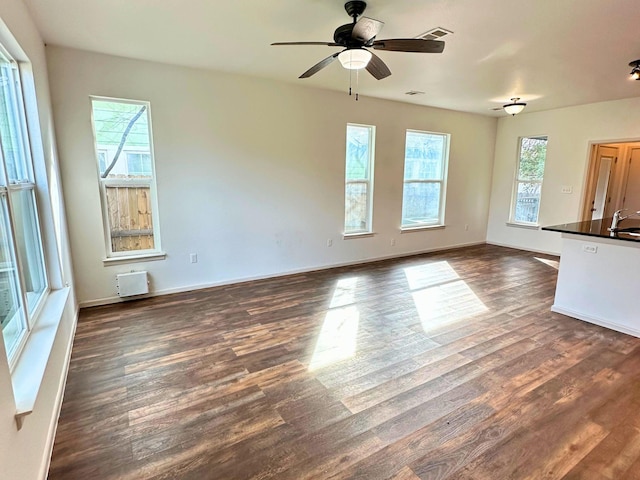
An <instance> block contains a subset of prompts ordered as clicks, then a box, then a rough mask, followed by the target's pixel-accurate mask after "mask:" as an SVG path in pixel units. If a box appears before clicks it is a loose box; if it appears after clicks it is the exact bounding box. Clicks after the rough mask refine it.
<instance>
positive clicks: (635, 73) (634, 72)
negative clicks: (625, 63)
mask: <svg viewBox="0 0 640 480" xmlns="http://www.w3.org/2000/svg"><path fill="white" fill-rule="evenodd" d="M629 66H630V67H631V73H630V75H631V79H632V80H640V60H634V61H633V62H631V63H629Z"/></svg>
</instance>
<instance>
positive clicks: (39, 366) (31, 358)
mask: <svg viewBox="0 0 640 480" xmlns="http://www.w3.org/2000/svg"><path fill="white" fill-rule="evenodd" d="M69 291H70V289H69V287H67V288H61V289H60V290H53V291H52V292H50V293H49V295H48V296H47V299H46V300H45V304H44V307H43V309H42V311H41V312H40V315H39V316H38V320H37V322H36V324H35V325H34V327H33V329H32V330H31V334H30V335H29V338H28V339H27V343H26V345H25V346H24V349H23V350H22V353H21V354H20V357H19V358H18V363H16V367H15V369H14V371H13V373H12V374H11V382H12V384H13V395H14V398H15V402H16V423H17V425H18V430H19V429H20V428H21V427H22V421H23V419H24V417H25V416H26V415H29V414H30V413H32V412H33V407H34V405H35V403H36V399H37V398H38V392H39V391H40V387H41V386H42V380H43V379H44V372H45V369H46V367H47V363H49V356H50V355H51V350H52V348H53V342H54V340H55V338H56V334H57V333H58V326H59V325H60V321H61V320H62V313H63V311H64V307H65V305H66V303H67V299H68V298H69Z"/></svg>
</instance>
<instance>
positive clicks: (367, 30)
mask: <svg viewBox="0 0 640 480" xmlns="http://www.w3.org/2000/svg"><path fill="white" fill-rule="evenodd" d="M383 25H384V22H381V21H379V20H374V19H373V18H369V17H360V19H359V20H358V21H357V22H356V24H355V25H354V26H353V30H352V32H351V37H352V38H353V39H355V40H360V41H361V42H364V43H367V42H368V41H369V40H371V39H372V38H373V37H375V36H376V35H378V33H380V30H382V27H383Z"/></svg>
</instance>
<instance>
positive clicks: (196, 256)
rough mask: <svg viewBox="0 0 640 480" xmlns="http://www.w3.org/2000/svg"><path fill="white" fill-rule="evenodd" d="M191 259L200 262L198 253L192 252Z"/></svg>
mask: <svg viewBox="0 0 640 480" xmlns="http://www.w3.org/2000/svg"><path fill="white" fill-rule="evenodd" d="M189 260H191V263H198V254H197V253H192V254H191V255H189Z"/></svg>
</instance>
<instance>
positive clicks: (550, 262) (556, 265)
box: [533, 257, 560, 270]
mask: <svg viewBox="0 0 640 480" xmlns="http://www.w3.org/2000/svg"><path fill="white" fill-rule="evenodd" d="M533 258H535V259H536V260H538V261H539V262H542V263H544V264H545V265H549V266H550V267H553V268H555V269H556V270H558V268H560V262H559V261H558V260H549V259H548V258H540V257H533Z"/></svg>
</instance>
